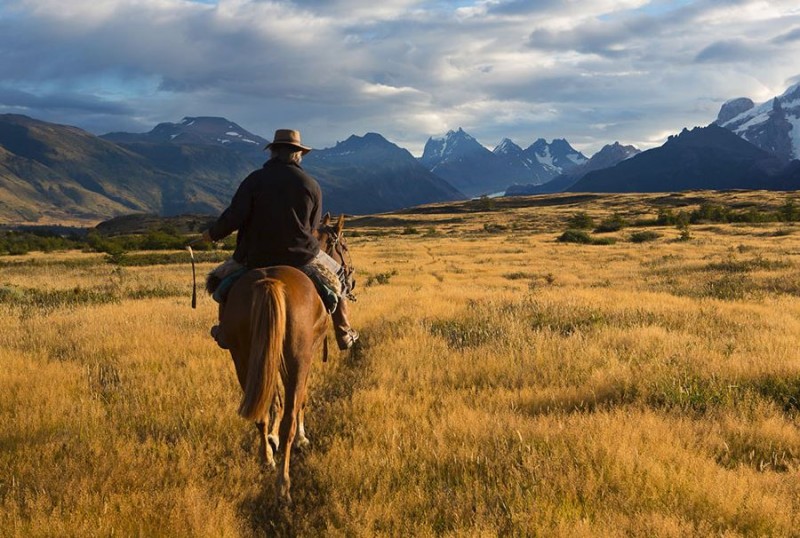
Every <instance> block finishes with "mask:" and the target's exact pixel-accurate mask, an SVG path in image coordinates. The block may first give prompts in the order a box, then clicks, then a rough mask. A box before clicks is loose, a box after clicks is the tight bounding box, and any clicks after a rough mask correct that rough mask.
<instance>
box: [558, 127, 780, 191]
mask: <svg viewBox="0 0 800 538" xmlns="http://www.w3.org/2000/svg"><path fill="white" fill-rule="evenodd" d="M782 168H783V166H782V163H781V160H780V159H778V158H777V157H775V156H774V155H772V154H770V153H769V152H767V151H764V150H763V149H760V148H757V147H756V146H754V145H753V144H751V143H749V142H747V141H746V140H744V139H742V138H740V137H739V136H737V135H735V134H733V133H731V132H730V131H728V130H727V129H724V128H722V127H719V126H717V125H710V126H708V127H696V128H694V129H692V130H691V131H690V130H688V129H684V130H683V132H681V134H679V135H676V136H671V137H670V138H669V140H667V142H666V143H665V144H664V145H663V146H661V147H659V148H654V149H651V150H648V151H645V152H642V153H640V154H638V155H636V156H634V157H631V158H630V159H627V160H624V161H622V162H620V163H619V164H617V165H616V166H614V167H612V168H606V169H604V170H596V171H594V172H589V173H588V174H586V175H585V176H584V177H583V178H582V179H581V180H580V181H578V182H577V183H575V184H574V185H572V186H571V187H569V188H568V189H567V190H568V191H570V192H662V191H680V190H690V189H715V190H720V189H774V188H777V187H776V184H775V182H774V181H773V180H772V179H771V178H772V176H774V175H776V174H779V173H780V172H781V170H782ZM795 188H796V187H795Z"/></svg>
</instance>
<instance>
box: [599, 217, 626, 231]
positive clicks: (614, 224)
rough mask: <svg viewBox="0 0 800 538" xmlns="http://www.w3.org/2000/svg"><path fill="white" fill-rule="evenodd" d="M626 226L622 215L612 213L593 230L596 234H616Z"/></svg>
mask: <svg viewBox="0 0 800 538" xmlns="http://www.w3.org/2000/svg"><path fill="white" fill-rule="evenodd" d="M627 225H628V221H626V220H625V219H624V218H623V217H622V215H620V214H619V213H614V214H613V215H611V216H610V217H607V218H605V219H603V220H602V221H600V225H599V226H598V227H597V228H595V230H594V231H595V232H596V233H605V232H618V231H619V230H621V229H623V228H624V227H626V226H627Z"/></svg>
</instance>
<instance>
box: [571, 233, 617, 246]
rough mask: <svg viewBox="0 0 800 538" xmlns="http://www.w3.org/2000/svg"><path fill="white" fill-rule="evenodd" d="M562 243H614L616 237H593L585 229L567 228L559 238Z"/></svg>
mask: <svg viewBox="0 0 800 538" xmlns="http://www.w3.org/2000/svg"><path fill="white" fill-rule="evenodd" d="M558 241H560V242H562V243H581V244H584V245H613V244H614V243H615V241H614V239H613V238H611V237H603V238H599V237H591V236H590V235H589V234H588V233H586V232H584V231H583V230H567V231H566V232H564V233H563V234H561V236H560V237H559V238H558Z"/></svg>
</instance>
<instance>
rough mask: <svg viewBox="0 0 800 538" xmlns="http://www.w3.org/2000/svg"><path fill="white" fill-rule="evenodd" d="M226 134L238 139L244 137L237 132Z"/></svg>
mask: <svg viewBox="0 0 800 538" xmlns="http://www.w3.org/2000/svg"><path fill="white" fill-rule="evenodd" d="M225 134H226V135H228V136H238V137H240V138H241V136H242V135H241V134H239V133H237V132H236V131H228V132H227V133H225Z"/></svg>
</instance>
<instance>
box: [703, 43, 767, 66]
mask: <svg viewBox="0 0 800 538" xmlns="http://www.w3.org/2000/svg"><path fill="white" fill-rule="evenodd" d="M758 52H759V51H758V50H757V49H756V47H754V46H753V45H751V44H750V43H748V42H746V41H744V40H743V39H729V40H725V41H717V42H716V43H712V44H711V45H709V46H707V47H706V48H704V49H703V50H701V51H700V52H699V53H698V54H697V56H696V57H695V61H696V62H699V63H716V62H740V61H743V60H747V59H749V58H752V57H753V56H754V55H757V54H758Z"/></svg>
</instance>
